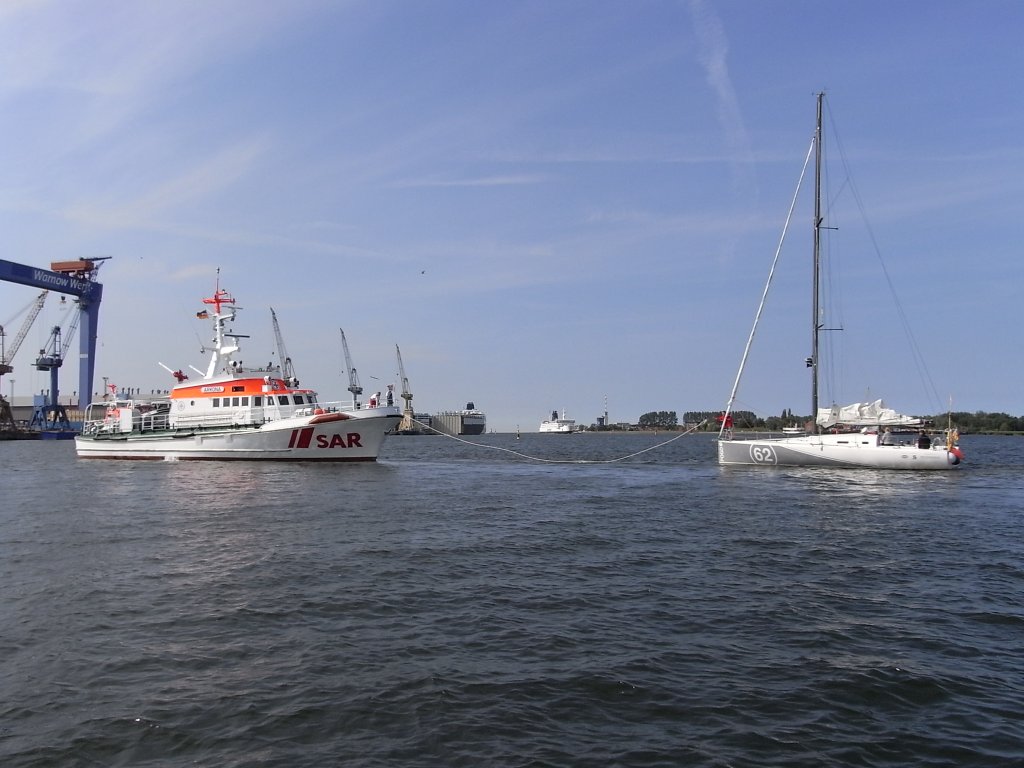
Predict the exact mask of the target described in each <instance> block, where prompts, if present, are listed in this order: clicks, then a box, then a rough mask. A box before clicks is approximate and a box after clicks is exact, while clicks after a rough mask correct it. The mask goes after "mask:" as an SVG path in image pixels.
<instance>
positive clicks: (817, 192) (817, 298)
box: [809, 93, 825, 434]
mask: <svg viewBox="0 0 1024 768" xmlns="http://www.w3.org/2000/svg"><path fill="white" fill-rule="evenodd" d="M824 98H825V94H824V93H819V94H818V119H817V122H816V123H815V131H814V286H813V297H812V299H811V312H812V314H813V317H812V318H811V328H812V333H811V359H810V361H809V364H810V367H811V420H812V422H813V424H814V427H813V431H814V433H815V434H817V433H818V431H819V429H818V336H819V334H820V332H821V306H820V304H821V155H822V152H821V139H822V130H821V123H822V120H821V110H822V101H823V100H824Z"/></svg>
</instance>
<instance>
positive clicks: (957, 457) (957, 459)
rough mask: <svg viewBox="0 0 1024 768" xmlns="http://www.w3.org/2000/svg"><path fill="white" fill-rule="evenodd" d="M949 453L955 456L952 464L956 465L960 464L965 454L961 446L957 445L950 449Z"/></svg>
mask: <svg viewBox="0 0 1024 768" xmlns="http://www.w3.org/2000/svg"><path fill="white" fill-rule="evenodd" d="M949 455H950V456H952V457H953V460H952V461H951V462H950V464H952V465H953V466H954V467H955V466H956V465H957V464H959V463H960V462H961V461H962V460H963V458H964V455H963V453H962V452H961V450H960V448H959V447H958V446H955V445H954V446H953V447H952V448H950V449H949Z"/></svg>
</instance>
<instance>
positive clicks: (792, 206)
mask: <svg viewBox="0 0 1024 768" xmlns="http://www.w3.org/2000/svg"><path fill="white" fill-rule="evenodd" d="M816 141H817V135H815V136H814V137H813V138H812V139H811V145H810V146H809V147H808V148H807V157H805V158H804V166H803V168H801V169H800V178H799V179H798V180H797V183H796V191H795V192H794V193H793V199H792V201H791V202H790V204H789V213H787V214H786V224H785V226H783V228H782V236H781V237H780V238H779V245H778V247H776V249H775V258H774V259H772V267H771V269H770V270H769V271H768V281H767V282H766V283H765V285H764V291H763V292H762V294H761V302H760V303H759V304H758V305H757V313H756V314H755V315H754V324H753V325H752V326H751V328H750V335H749V336H748V337H747V343H746V346H745V347H744V348H743V357H742V358H741V359H740V369H739V370H738V371H737V372H736V380H735V381H734V382H733V385H732V392H730V393H729V402H728V403H727V404H726V406H725V414H724V416H723V417H722V424H721V426H720V427H719V429H718V436H719V438H721V437H722V436H723V434H724V433H725V430H726V428H727V427H726V424H727V423H728V421H729V418H728V417H729V414H730V413H732V406H733V404H734V403H735V402H736V393H737V392H739V388H740V380H741V379H742V378H743V369H744V368H745V367H746V365H747V358H748V357H749V356H750V348H751V346H753V344H754V336H755V335H756V334H757V326H758V324H759V323H760V322H761V315H762V313H763V312H764V305H765V302H766V301H767V300H768V291H769V289H770V288H771V286H772V280H773V279H774V278H775V269H776V267H777V266H778V264H779V257H780V256H781V255H782V246H783V244H784V243H785V242H786V235H787V233H788V232H789V225H790V223H791V222H792V221H793V211H794V210H796V202H797V199H798V198H799V196H800V189H801V187H803V183H804V176H806V174H807V166H808V165H810V162H811V157H812V156H813V154H814V145H815V143H816Z"/></svg>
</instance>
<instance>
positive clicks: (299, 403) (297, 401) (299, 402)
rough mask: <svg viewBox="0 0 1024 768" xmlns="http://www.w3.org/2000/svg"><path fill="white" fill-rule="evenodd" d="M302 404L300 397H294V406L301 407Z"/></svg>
mask: <svg viewBox="0 0 1024 768" xmlns="http://www.w3.org/2000/svg"><path fill="white" fill-rule="evenodd" d="M302 403H303V400H302V395H296V396H295V404H296V405H302Z"/></svg>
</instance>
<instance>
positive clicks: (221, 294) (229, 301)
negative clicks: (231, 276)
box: [200, 270, 238, 379]
mask: <svg viewBox="0 0 1024 768" xmlns="http://www.w3.org/2000/svg"><path fill="white" fill-rule="evenodd" d="M203 304H209V305H211V306H212V307H213V354H211V355H210V365H209V367H207V369H206V378H207V379H211V378H213V376H214V374H215V373H216V372H217V365H218V363H219V362H220V358H222V357H230V356H231V355H232V354H234V353H235V352H237V351H238V343H237V342H235V343H234V344H233V345H231V346H228V345H227V344H226V342H225V338H226V337H227V336H231V337H232V338H237V335H235V334H225V333H224V324H225V323H227V322H229V321H231V320H234V319H235V300H234V299H233V298H232V297H231V294H229V293H228V292H227V291H226V290H224V289H223V288H221V287H220V270H218V271H217V286H216V289H215V290H214V292H213V296H212V297H211V298H207V299H203ZM224 305H229V306H230V311H226V312H222V311H221V307H222V306H224ZM207 314H208V313H207V312H206V311H205V310H204V311H203V312H201V313H200V315H201V316H202V315H207Z"/></svg>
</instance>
